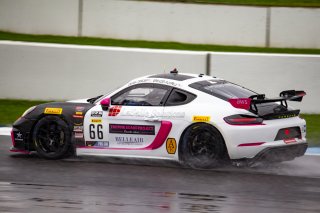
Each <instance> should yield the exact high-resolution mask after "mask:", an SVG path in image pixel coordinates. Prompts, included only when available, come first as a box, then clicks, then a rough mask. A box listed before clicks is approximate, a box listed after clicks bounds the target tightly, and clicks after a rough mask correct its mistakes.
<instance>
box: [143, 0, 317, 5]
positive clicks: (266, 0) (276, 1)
mask: <svg viewBox="0 0 320 213" xmlns="http://www.w3.org/2000/svg"><path fill="white" fill-rule="evenodd" d="M140 1H157V2H170V3H172V2H182V3H197V4H225V5H246V6H266V7H320V1H319V0H140Z"/></svg>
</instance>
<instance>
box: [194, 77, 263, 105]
mask: <svg viewBox="0 0 320 213" xmlns="http://www.w3.org/2000/svg"><path fill="white" fill-rule="evenodd" d="M189 86H190V87H192V88H194V89H197V90H200V91H202V92H205V93H207V94H210V95H213V96H215V97H218V98H221V99H223V100H229V99H230V98H248V97H250V96H252V95H257V93H255V92H253V91H251V90H249V89H247V88H245V87H242V86H239V85H237V84H233V83H231V82H228V81H223V80H211V81H200V82H196V83H193V84H190V85H189Z"/></svg>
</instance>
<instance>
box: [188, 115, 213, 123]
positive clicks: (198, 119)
mask: <svg viewBox="0 0 320 213" xmlns="http://www.w3.org/2000/svg"><path fill="white" fill-rule="evenodd" d="M192 121H193V122H209V121H210V116H200V115H194V116H192Z"/></svg>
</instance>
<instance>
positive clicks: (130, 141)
mask: <svg viewBox="0 0 320 213" xmlns="http://www.w3.org/2000/svg"><path fill="white" fill-rule="evenodd" d="M115 139H116V142H117V144H125V145H141V144H143V138H140V137H138V138H136V137H115Z"/></svg>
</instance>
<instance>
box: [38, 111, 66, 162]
mask: <svg viewBox="0 0 320 213" xmlns="http://www.w3.org/2000/svg"><path fill="white" fill-rule="evenodd" d="M33 142H34V146H35V149H36V151H37V153H38V154H39V156H40V157H43V158H46V159H60V158H63V157H67V156H68V155H70V153H71V150H72V146H71V131H70V129H69V126H68V124H67V123H66V122H65V121H64V120H62V119H61V118H60V117H58V116H45V117H43V118H41V119H40V120H39V122H38V123H37V124H36V126H35V128H34V130H33Z"/></svg>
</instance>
